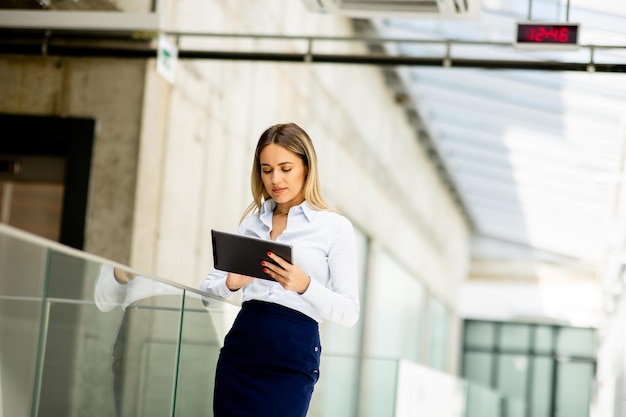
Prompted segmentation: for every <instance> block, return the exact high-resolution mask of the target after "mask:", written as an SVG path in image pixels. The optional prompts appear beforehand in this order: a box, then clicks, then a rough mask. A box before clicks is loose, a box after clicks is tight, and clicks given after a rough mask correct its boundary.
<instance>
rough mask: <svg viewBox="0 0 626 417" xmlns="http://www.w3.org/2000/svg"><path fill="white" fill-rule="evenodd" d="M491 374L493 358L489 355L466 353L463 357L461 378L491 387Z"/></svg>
mask: <svg viewBox="0 0 626 417" xmlns="http://www.w3.org/2000/svg"><path fill="white" fill-rule="evenodd" d="M492 372H493V356H492V354H491V353H483V352H466V353H465V354H464V355H463V377H464V378H466V379H468V380H470V381H473V382H476V383H478V384H482V385H484V386H486V387H490V386H491V380H492V377H491V375H492Z"/></svg>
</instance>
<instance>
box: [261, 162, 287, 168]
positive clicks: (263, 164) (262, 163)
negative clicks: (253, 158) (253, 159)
mask: <svg viewBox="0 0 626 417" xmlns="http://www.w3.org/2000/svg"><path fill="white" fill-rule="evenodd" d="M289 164H293V162H289V161H286V162H279V163H278V166H281V165H289ZM261 166H267V167H271V165H270V164H268V163H264V162H261Z"/></svg>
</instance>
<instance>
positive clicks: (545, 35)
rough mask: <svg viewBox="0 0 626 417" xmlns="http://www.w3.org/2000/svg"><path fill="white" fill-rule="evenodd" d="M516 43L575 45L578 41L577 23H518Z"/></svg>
mask: <svg viewBox="0 0 626 417" xmlns="http://www.w3.org/2000/svg"><path fill="white" fill-rule="evenodd" d="M517 29H518V32H517V42H518V44H563V45H576V44H577V43H578V25H577V24H554V23H549V24H545V23H544V24H538V23H520V24H518V28H517Z"/></svg>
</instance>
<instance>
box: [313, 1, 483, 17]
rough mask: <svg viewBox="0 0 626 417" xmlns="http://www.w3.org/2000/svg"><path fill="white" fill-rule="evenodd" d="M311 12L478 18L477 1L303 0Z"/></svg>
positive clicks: (346, 14)
mask: <svg viewBox="0 0 626 417" xmlns="http://www.w3.org/2000/svg"><path fill="white" fill-rule="evenodd" d="M304 3H305V4H306V6H307V8H308V9H309V10H312V11H316V12H320V13H329V14H340V15H345V16H350V17H360V18H376V17H398V18H403V17H404V18H413V19H420V18H421V19H478V18H479V17H480V10H481V9H480V0H304Z"/></svg>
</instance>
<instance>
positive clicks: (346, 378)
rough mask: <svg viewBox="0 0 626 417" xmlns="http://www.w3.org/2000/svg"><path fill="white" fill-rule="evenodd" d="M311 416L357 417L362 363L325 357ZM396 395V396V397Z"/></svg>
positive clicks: (349, 357) (329, 356) (344, 358)
mask: <svg viewBox="0 0 626 417" xmlns="http://www.w3.org/2000/svg"><path fill="white" fill-rule="evenodd" d="M320 369H321V372H320V380H319V381H318V383H317V385H316V386H315V391H314V392H313V400H312V401H311V406H310V409H309V414H308V415H309V416H320V417H322V416H323V417H350V416H357V415H358V414H357V412H358V394H359V385H360V384H359V380H360V378H359V372H360V369H361V360H360V359H359V358H358V357H355V356H335V355H329V354H327V353H324V354H323V355H322V364H321V368H320ZM392 395H393V394H392Z"/></svg>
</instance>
